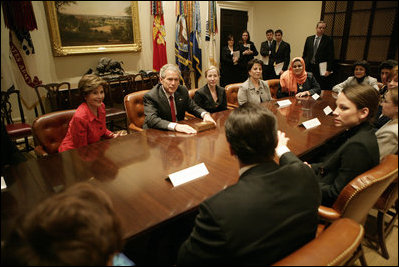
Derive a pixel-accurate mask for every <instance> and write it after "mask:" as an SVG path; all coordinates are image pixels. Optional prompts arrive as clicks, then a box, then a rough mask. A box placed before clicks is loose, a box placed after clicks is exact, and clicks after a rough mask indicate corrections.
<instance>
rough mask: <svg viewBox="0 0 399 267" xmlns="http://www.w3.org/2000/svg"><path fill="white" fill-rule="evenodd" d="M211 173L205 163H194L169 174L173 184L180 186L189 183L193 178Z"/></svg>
mask: <svg viewBox="0 0 399 267" xmlns="http://www.w3.org/2000/svg"><path fill="white" fill-rule="evenodd" d="M208 173H209V171H208V169H207V168H206V166H205V164H204V163H200V164H197V165H194V166H192V167H189V168H186V169H184V170H181V171H178V172H174V173H172V174H169V179H170V181H171V182H172V184H173V186H178V185H181V184H184V183H187V182H189V181H191V180H194V179H197V178H199V177H201V176H205V175H207V174H208Z"/></svg>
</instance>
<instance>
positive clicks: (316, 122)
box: [302, 118, 321, 129]
mask: <svg viewBox="0 0 399 267" xmlns="http://www.w3.org/2000/svg"><path fill="white" fill-rule="evenodd" d="M320 124H321V123H320V121H319V119H318V118H314V119H311V120H308V121H304V122H302V125H303V126H305V128H306V129H310V128H313V127H316V126H319V125H320Z"/></svg>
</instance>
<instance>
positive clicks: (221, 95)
mask: <svg viewBox="0 0 399 267" xmlns="http://www.w3.org/2000/svg"><path fill="white" fill-rule="evenodd" d="M216 94H217V96H218V100H217V102H215V101H214V100H213V97H212V94H211V91H210V90H209V87H208V84H205V86H203V87H202V88H200V89H198V90H197V91H196V92H195V95H194V102H195V103H196V104H197V105H198V106H200V107H201V108H203V109H205V110H206V111H208V112H210V113H213V112H218V111H222V110H226V109H227V98H226V90H225V89H224V88H223V87H220V86H218V85H216Z"/></svg>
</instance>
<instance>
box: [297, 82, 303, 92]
mask: <svg viewBox="0 0 399 267" xmlns="http://www.w3.org/2000/svg"><path fill="white" fill-rule="evenodd" d="M298 85H299V90H301V91H302V89H303V84H299V83H298Z"/></svg>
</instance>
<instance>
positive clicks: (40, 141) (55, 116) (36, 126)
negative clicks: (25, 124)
mask: <svg viewBox="0 0 399 267" xmlns="http://www.w3.org/2000/svg"><path fill="white" fill-rule="evenodd" d="M75 111H76V110H75V109H72V110H62V111H56V112H51V113H47V114H44V115H42V116H40V117H38V118H36V119H35V120H34V121H33V124H32V133H33V138H34V140H35V144H36V147H35V152H36V153H37V154H38V155H39V156H45V155H46V153H47V154H54V153H58V147H59V146H60V144H61V142H62V140H63V139H64V137H65V135H66V134H67V132H68V127H69V122H70V120H71V119H72V117H73V115H74V114H75Z"/></svg>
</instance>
